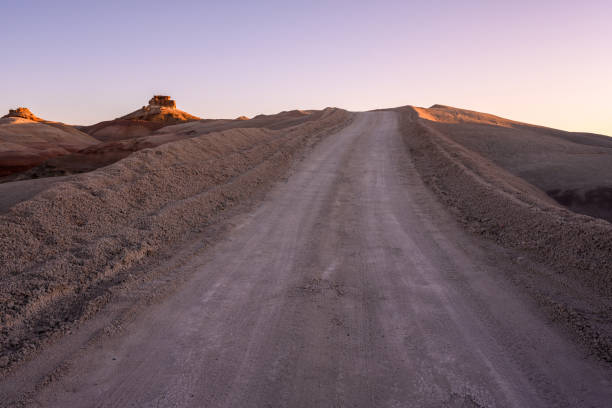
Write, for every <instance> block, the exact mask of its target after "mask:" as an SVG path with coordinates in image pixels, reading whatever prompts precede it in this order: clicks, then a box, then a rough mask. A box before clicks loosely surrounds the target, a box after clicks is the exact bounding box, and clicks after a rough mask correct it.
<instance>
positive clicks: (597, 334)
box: [396, 106, 612, 361]
mask: <svg viewBox="0 0 612 408" xmlns="http://www.w3.org/2000/svg"><path fill="white" fill-rule="evenodd" d="M396 111H397V112H398V113H399V114H400V121H401V124H400V126H401V129H402V132H403V135H404V140H405V143H406V146H407V148H409V149H410V151H411V155H412V157H413V160H414V161H415V165H416V168H417V170H418V171H419V173H420V175H421V176H422V178H423V180H424V181H425V182H426V184H427V185H428V186H429V187H430V188H431V189H432V190H433V192H434V193H435V194H436V195H437V197H438V198H439V199H440V200H441V201H442V202H443V203H444V204H446V205H447V206H448V207H449V208H450V210H451V211H452V212H453V213H454V214H455V215H456V217H457V219H458V220H459V221H460V222H462V223H463V224H464V225H465V226H466V227H467V229H469V230H471V231H472V232H474V233H476V234H478V235H482V236H484V237H487V238H489V239H492V240H494V241H495V242H497V243H498V244H500V245H501V246H503V247H507V248H512V249H518V250H520V251H522V252H523V253H526V254H528V255H529V257H530V258H531V259H533V260H535V261H538V262H540V263H543V264H545V265H548V266H550V267H551V268H552V270H553V271H555V273H556V274H557V276H558V277H559V281H558V282H555V283H554V285H553V282H552V281H551V282H550V287H544V286H543V285H542V284H539V283H538V284H535V283H533V282H536V281H538V282H541V279H540V280H538V279H539V278H538V277H533V279H534V280H533V282H532V283H533V285H532V287H530V288H529V289H528V290H529V291H530V292H532V293H533V294H534V295H535V296H536V298H537V300H538V302H539V303H540V304H541V305H543V306H544V307H545V309H546V310H547V311H548V312H549V314H550V316H551V317H552V318H553V319H555V320H559V321H563V322H564V323H565V324H566V326H568V327H570V328H571V329H572V330H573V332H574V333H575V334H577V335H578V337H579V338H580V340H581V341H583V342H584V343H586V344H587V345H588V346H589V347H590V348H591V349H592V350H593V351H594V352H595V353H596V354H597V355H598V356H599V357H601V358H603V359H605V360H607V361H612V336H611V333H612V323H611V316H612V314H611V311H612V302H611V301H610V299H611V298H612V224H610V223H609V222H606V221H603V220H600V219H596V218H592V217H589V216H584V215H580V214H576V213H574V212H572V211H569V210H567V209H565V208H562V207H561V206H559V205H558V204H557V203H555V202H554V201H553V200H552V199H551V198H550V197H548V196H547V195H546V194H545V193H544V192H542V191H541V190H539V189H537V188H536V187H534V186H533V185H531V184H529V183H528V182H526V181H525V180H523V179H521V178H519V177H517V176H514V175H512V174H510V173H509V172H507V171H506V170H504V169H502V168H501V167H499V166H497V165H495V164H494V163H493V162H491V161H490V160H487V159H485V158H484V157H482V156H481V155H479V154H477V153H476V152H474V151H471V150H469V149H467V148H465V147H463V146H461V145H460V144H458V143H456V142H454V141H453V140H452V139H451V138H449V137H447V136H446V135H445V134H444V133H442V132H440V131H438V130H436V129H435V128H433V127H432V126H429V125H428V121H427V120H425V119H423V118H421V117H420V116H419V113H418V112H417V111H416V110H415V109H414V108H413V107H410V106H408V107H403V108H398V109H396ZM517 267H519V268H520V264H519V265H517Z"/></svg>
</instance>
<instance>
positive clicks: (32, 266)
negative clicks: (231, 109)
mask: <svg viewBox="0 0 612 408" xmlns="http://www.w3.org/2000/svg"><path fill="white" fill-rule="evenodd" d="M351 120H352V115H351V114H350V113H348V112H346V111H344V110H340V109H332V108H328V109H326V110H324V111H322V112H320V113H319V114H318V116H317V118H316V120H311V121H306V122H303V123H300V124H298V125H296V126H292V127H287V128H284V129H280V130H271V129H264V128H249V129H231V130H226V131H220V132H215V133H208V134H205V135H202V136H195V135H194V136H193V137H192V138H189V139H185V140H179V141H176V142H172V143H167V144H164V145H161V146H158V147H155V148H151V149H144V150H140V151H138V152H135V153H133V154H131V155H130V156H129V157H127V158H125V159H123V160H120V161H118V162H116V163H114V164H112V165H110V166H107V167H103V168H100V169H98V170H96V171H93V172H90V173H85V174H81V175H78V176H73V177H71V178H70V179H68V180H66V181H62V182H59V183H57V184H54V185H53V186H51V187H50V188H48V189H46V190H44V191H42V192H41V193H39V194H37V195H35V196H34V197H31V198H29V199H27V200H26V201H23V202H20V203H17V204H15V205H13V206H12V207H11V208H9V209H8V210H7V211H6V212H5V213H4V214H2V215H0V265H1V270H0V327H1V329H0V341H1V344H2V348H1V353H2V354H1V355H0V369H2V368H4V369H7V368H9V367H10V366H12V365H14V363H15V362H16V361H19V360H20V359H22V358H23V357H24V356H25V355H26V354H27V353H28V352H30V351H31V350H34V349H36V347H37V346H38V345H39V344H40V342H41V341H42V340H44V339H45V338H48V337H50V336H51V335H53V334H55V333H58V332H62V331H66V330H68V329H69V328H70V327H71V325H73V323H74V322H75V321H78V320H80V319H83V318H86V317H88V316H90V315H92V314H93V313H94V312H95V311H97V310H99V308H100V307H101V306H102V305H103V304H104V303H105V302H107V301H108V299H109V297H110V295H109V292H110V289H111V288H113V287H114V286H116V285H123V284H125V283H126V282H129V281H131V280H137V279H141V278H144V277H143V276H142V275H140V276H139V275H138V273H144V272H142V271H143V270H145V269H143V268H138V271H139V272H134V268H133V267H135V266H136V265H142V264H143V263H145V262H146V261H147V260H148V259H150V258H149V255H155V254H157V253H158V252H160V251H162V250H163V249H168V248H171V247H174V246H176V245H179V244H180V243H181V242H184V241H185V240H186V239H187V238H188V237H189V235H190V234H191V233H193V232H198V231H200V230H201V229H202V228H204V227H205V226H206V225H208V224H209V223H210V222H211V220H213V219H218V218H219V214H222V213H223V211H224V210H226V209H227V208H229V207H231V206H233V205H235V204H237V203H241V202H246V201H247V199H248V198H249V197H251V196H253V194H255V193H258V192H262V191H266V190H267V189H268V188H269V187H270V186H271V185H272V184H273V183H274V182H275V181H278V180H279V179H280V178H281V177H282V176H283V175H285V174H286V172H287V171H288V169H289V168H290V166H291V164H292V163H293V162H294V161H295V160H297V159H298V158H299V157H300V155H301V154H302V153H303V152H304V151H305V149H307V148H308V147H309V146H312V145H313V144H314V143H316V142H317V141H318V140H320V139H321V138H323V137H324V136H325V135H328V134H331V133H333V132H335V131H337V130H339V129H340V128H341V127H343V126H346V125H347V124H348V123H349V122H350V121H351ZM262 239H265V238H264V237H262Z"/></svg>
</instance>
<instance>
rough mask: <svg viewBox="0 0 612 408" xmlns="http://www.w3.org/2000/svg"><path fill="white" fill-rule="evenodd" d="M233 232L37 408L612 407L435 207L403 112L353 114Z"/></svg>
mask: <svg viewBox="0 0 612 408" xmlns="http://www.w3.org/2000/svg"><path fill="white" fill-rule="evenodd" d="M236 220H237V221H235V226H234V227H233V229H232V230H231V231H230V232H229V233H227V234H226V236H225V238H223V240H222V241H220V242H219V243H217V244H216V245H215V246H214V247H212V248H211V249H210V250H207V251H205V252H204V253H202V254H201V255H198V256H196V257H194V258H193V259H192V260H191V261H190V262H189V265H187V266H185V267H190V268H195V270H196V272H195V273H194V274H193V275H192V277H191V278H190V279H189V281H188V282H187V283H186V284H184V285H183V286H182V287H181V288H180V289H179V290H178V291H177V292H176V293H175V294H174V295H172V296H170V297H168V298H167V299H166V300H164V301H163V302H160V303H157V304H154V305H152V306H151V307H150V308H147V309H146V310H144V311H143V312H142V315H141V316H139V318H137V319H134V320H133V321H132V323H130V324H129V325H128V327H124V330H123V331H122V333H121V334H119V335H116V336H112V337H109V338H107V339H106V340H104V341H102V342H100V343H99V344H96V345H95V346H92V347H90V348H91V349H90V350H88V351H87V352H86V353H82V355H81V356H80V357H78V358H77V359H76V360H75V361H73V362H72V364H71V366H70V368H69V369H68V370H67V372H66V374H65V375H63V376H62V377H61V378H59V379H57V380H56V381H53V382H51V383H50V384H49V386H47V387H45V388H43V389H42V390H41V391H40V392H39V393H38V394H37V395H35V396H34V400H33V401H32V406H45V407H48V406H57V407H131V406H134V407H412V406H414V407H439V406H448V407H551V406H562V407H576V406H584V407H587V406H588V407H604V406H608V407H609V406H610V404H611V401H612V370H610V368H609V366H606V365H605V364H603V363H601V362H599V361H597V360H596V359H594V358H593V357H590V356H588V355H587V354H586V352H585V351H584V350H583V349H581V348H580V347H579V346H577V345H575V344H574V343H572V342H571V341H570V340H569V337H568V336H566V335H565V334H564V333H563V332H561V331H560V329H559V328H557V327H556V326H554V325H552V324H551V323H549V322H548V321H547V320H546V318H545V317H544V316H543V314H542V313H541V312H540V311H539V310H538V309H537V307H536V306H535V303H534V302H532V301H531V300H530V299H528V298H527V296H525V295H524V294H523V293H521V291H520V290H519V288H518V287H517V286H514V285H513V284H512V283H511V282H510V280H509V278H508V275H509V274H511V273H512V271H513V270H514V269H516V268H520V267H521V266H520V263H514V262H512V258H511V255H509V253H508V252H507V251H504V250H502V249H500V248H497V247H495V246H494V245H493V244H487V243H486V242H484V241H480V240H479V238H476V237H474V236H471V235H469V234H467V233H465V232H463V230H461V228H460V227H459V226H458V225H457V224H456V222H455V221H454V219H453V218H452V217H451V216H450V215H449V214H448V213H447V211H446V210H445V208H443V207H442V206H441V204H439V203H438V202H437V201H436V200H435V199H434V198H433V195H432V194H431V193H430V192H429V191H428V190H427V188H426V187H425V186H424V185H423V184H422V182H421V180H420V178H419V176H418V174H417V173H416V171H415V169H414V167H413V165H412V162H411V158H410V156H409V153H408V152H407V151H406V149H405V147H404V145H403V142H402V137H401V135H400V133H399V132H398V117H397V114H395V113H393V112H368V113H360V114H358V115H357V117H356V119H355V120H354V122H353V123H352V124H351V125H349V126H348V127H346V128H344V129H343V130H342V131H340V132H339V133H337V134H334V135H332V136H329V137H328V138H326V139H325V140H324V141H322V142H321V143H320V144H319V145H317V147H316V148H315V149H314V150H313V151H312V152H311V153H310V154H309V156H307V158H306V159H305V160H304V161H302V162H301V163H300V164H299V165H298V166H297V167H296V169H295V171H294V172H293V174H292V175H291V176H290V177H289V179H288V180H287V182H285V183H281V184H279V185H278V186H277V187H276V188H275V189H274V190H273V191H272V192H271V193H270V194H269V195H268V197H267V199H266V200H265V201H264V202H263V203H262V204H261V205H260V206H258V207H257V208H256V209H255V210H254V211H253V212H251V213H250V214H247V215H242V216H240V217H238V218H237V219H236Z"/></svg>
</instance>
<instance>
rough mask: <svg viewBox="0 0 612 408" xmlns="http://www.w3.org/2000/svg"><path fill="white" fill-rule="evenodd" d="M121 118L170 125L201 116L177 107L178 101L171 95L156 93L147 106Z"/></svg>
mask: <svg viewBox="0 0 612 408" xmlns="http://www.w3.org/2000/svg"><path fill="white" fill-rule="evenodd" d="M119 119H122V120H144V121H148V122H160V123H164V124H166V125H169V124H176V123H180V122H187V121H191V120H199V119H200V118H198V117H197V116H193V115H191V114H189V113H187V112H183V111H181V110H178V109H176V102H175V101H174V100H172V99H170V97H169V96H165V95H155V96H153V98H151V100H149V104H148V105H147V106H143V107H142V108H141V109H138V110H137V111H134V112H132V113H130V114H128V115H125V116H122V117H121V118H119Z"/></svg>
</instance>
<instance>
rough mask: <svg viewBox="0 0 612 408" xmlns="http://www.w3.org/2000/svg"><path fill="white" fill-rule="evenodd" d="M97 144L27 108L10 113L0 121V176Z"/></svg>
mask: <svg viewBox="0 0 612 408" xmlns="http://www.w3.org/2000/svg"><path fill="white" fill-rule="evenodd" d="M97 143H98V141H97V140H96V139H94V138H93V137H91V136H89V135H87V134H86V133H83V132H81V131H79V130H77V129H75V128H73V127H71V126H68V125H65V124H63V123H59V122H50V121H46V120H44V119H40V118H38V117H36V116H35V115H33V114H32V113H31V112H30V111H29V110H28V109H27V108H18V109H14V110H11V111H9V114H8V115H5V116H4V117H3V118H2V119H0V177H3V176H8V175H11V174H14V173H18V172H22V171H25V170H27V169H29V168H32V167H34V166H37V165H39V164H41V163H43V162H44V161H45V160H47V159H50V158H53V157H57V156H62V155H66V154H70V153H74V152H77V151H79V150H81V149H84V148H86V147H89V146H92V145H95V144H97Z"/></svg>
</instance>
